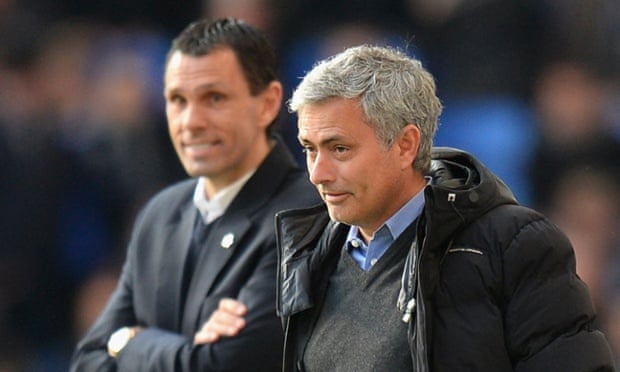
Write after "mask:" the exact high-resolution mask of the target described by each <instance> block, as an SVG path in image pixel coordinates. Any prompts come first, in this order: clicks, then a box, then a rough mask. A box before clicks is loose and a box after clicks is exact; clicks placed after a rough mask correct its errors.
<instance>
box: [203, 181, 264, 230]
mask: <svg viewBox="0 0 620 372" xmlns="http://www.w3.org/2000/svg"><path fill="white" fill-rule="evenodd" d="M255 171H256V170H255V169H254V170H252V171H250V172H248V173H246V174H245V175H244V176H243V177H241V178H239V179H238V180H236V181H235V182H233V183H231V184H230V185H228V186H226V187H225V188H223V189H222V190H220V191H218V192H217V193H216V194H215V195H213V197H212V198H211V199H207V196H206V194H205V182H206V178H205V177H200V178H198V183H197V184H196V188H195V189H194V205H195V206H196V208H198V211H199V212H200V215H201V216H202V220H203V221H204V222H205V223H210V222H213V221H214V220H215V219H216V218H218V217H220V216H221V215H223V214H224V212H226V208H228V206H229V205H230V203H232V201H233V199H234V198H235V196H237V194H239V191H241V188H243V186H244V185H245V183H246V182H247V181H248V180H249V179H250V177H252V175H253V174H254V172H255Z"/></svg>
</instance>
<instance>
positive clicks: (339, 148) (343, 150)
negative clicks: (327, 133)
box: [334, 146, 348, 154]
mask: <svg viewBox="0 0 620 372" xmlns="http://www.w3.org/2000/svg"><path fill="white" fill-rule="evenodd" d="M347 150H348V149H347V148H346V147H345V146H336V147H334V151H336V152H337V153H339V154H342V153H344V152H346V151H347Z"/></svg>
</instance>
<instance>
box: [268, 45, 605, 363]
mask: <svg viewBox="0 0 620 372" xmlns="http://www.w3.org/2000/svg"><path fill="white" fill-rule="evenodd" d="M290 108H291V110H292V111H294V112H297V114H298V128H299V136H298V138H299V142H300V143H301V145H302V146H303V148H304V150H305V152H306V157H307V166H308V171H309V177H310V181H311V182H312V183H313V184H314V185H315V187H316V188H317V190H318V191H319V193H320V194H321V197H322V199H323V201H324V204H323V205H321V206H318V207H315V208H311V209H297V210H290V211H286V212H281V213H279V214H278V215H277V216H276V227H277V239H278V247H279V275H278V302H277V309H278V313H279V315H280V317H281V319H282V322H283V325H284V327H285V334H286V337H285V340H286V341H285V349H284V354H285V356H284V370H285V371H460V370H470V371H542V370H553V371H594V370H597V371H613V369H614V367H613V361H612V356H611V352H610V348H609V345H608V342H607V340H606V338H605V336H604V334H603V333H602V332H601V331H600V330H598V329H597V327H596V324H595V316H596V315H595V313H594V310H593V307H592V303H591V300H590V296H589V293H588V289H587V288H586V286H585V284H584V283H583V282H582V281H581V280H580V279H579V278H578V277H577V275H576V273H575V257H574V254H573V249H572V247H571V245H570V243H569V241H568V239H567V238H566V236H565V235H564V234H563V233H562V232H561V231H559V230H558V228H557V227H555V226H554V225H553V224H552V223H551V222H550V221H549V220H548V219H547V218H545V217H544V216H543V215H541V214H540V213H538V212H536V211H534V210H531V209H528V208H526V207H524V206H521V205H519V204H518V202H517V201H516V199H515V198H514V196H513V194H512V192H511V191H510V190H509V188H508V187H507V186H506V185H505V184H504V183H503V182H502V181H501V180H500V179H499V178H498V177H497V176H495V175H494V174H493V173H492V172H491V171H490V170H489V169H487V168H486V167H485V166H484V165H483V164H481V163H480V162H479V161H478V160H477V159H475V158H474V157H473V156H472V155H470V154H468V153H466V152H463V151H459V150H456V149H451V148H432V143H433V136H434V133H435V131H436V129H437V123H438V117H439V115H440V113H441V104H440V102H439V99H438V98H437V96H436V93H435V83H434V80H433V77H432V76H431V75H430V74H429V73H428V72H427V71H426V70H425V69H424V68H423V67H422V65H421V63H420V62H419V61H417V60H415V59H412V58H410V57H409V56H407V55H406V54H404V53H402V52H400V51H397V50H394V49H390V48H383V47H373V46H359V47H354V48H350V49H347V50H345V51H344V52H342V53H341V54H338V55H336V56H334V57H331V58H328V59H326V60H324V61H322V62H320V63H318V64H317V65H316V66H315V67H314V68H313V69H312V70H311V71H310V72H309V73H308V74H307V75H306V77H305V78H304V79H303V81H302V82H301V84H300V85H299V86H298V88H297V89H296V90H295V92H294V94H293V97H292V99H291V101H290Z"/></svg>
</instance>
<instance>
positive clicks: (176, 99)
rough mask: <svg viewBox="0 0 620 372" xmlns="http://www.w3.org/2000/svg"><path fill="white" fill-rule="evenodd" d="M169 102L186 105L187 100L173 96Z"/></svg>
mask: <svg viewBox="0 0 620 372" xmlns="http://www.w3.org/2000/svg"><path fill="white" fill-rule="evenodd" d="M168 101H170V102H172V103H176V104H182V103H185V98H183V97H182V96H179V95H176V94H175V95H173V96H170V97H169V98H168Z"/></svg>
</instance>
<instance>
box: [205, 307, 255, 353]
mask: <svg viewBox="0 0 620 372" xmlns="http://www.w3.org/2000/svg"><path fill="white" fill-rule="evenodd" d="M247 312H248V309H247V307H246V306H245V305H244V304H242V303H241V302H239V301H237V300H234V299H232V298H224V299H221V300H220V303H219V305H218V308H217V310H215V311H214V312H213V314H211V317H209V320H208V321H207V322H206V323H205V324H204V325H203V326H202V328H201V329H200V331H198V332H196V334H195V335H194V344H197V345H198V344H208V343H212V342H216V341H218V340H219V339H220V337H222V336H227V337H232V336H236V335H238V334H239V332H240V331H241V330H242V329H243V328H244V327H245V319H244V316H245V315H246V313H247Z"/></svg>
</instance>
